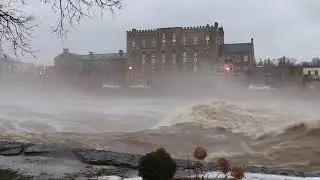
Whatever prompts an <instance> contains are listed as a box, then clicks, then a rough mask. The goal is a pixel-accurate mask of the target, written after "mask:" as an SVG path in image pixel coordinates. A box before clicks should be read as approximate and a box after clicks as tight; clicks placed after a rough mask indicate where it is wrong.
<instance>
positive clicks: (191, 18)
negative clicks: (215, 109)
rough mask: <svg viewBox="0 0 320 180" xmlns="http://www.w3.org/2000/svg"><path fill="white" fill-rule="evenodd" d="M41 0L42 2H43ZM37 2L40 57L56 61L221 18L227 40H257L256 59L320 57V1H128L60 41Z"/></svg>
mask: <svg viewBox="0 0 320 180" xmlns="http://www.w3.org/2000/svg"><path fill="white" fill-rule="evenodd" d="M39 1H40V0H39ZM38 5H39V6H33V8H31V9H32V11H33V12H34V13H35V15H36V16H37V17H39V20H40V21H41V25H40V27H39V29H38V31H36V32H35V37H34V39H33V46H34V47H35V49H36V50H38V51H39V52H38V54H37V55H38V59H37V60H31V58H25V59H26V60H28V61H32V62H37V63H44V64H47V63H51V62H52V61H53V58H54V57H55V56H56V55H57V54H59V53H60V52H61V51H62V48H64V47H67V48H69V49H70V51H72V52H74V53H79V54H87V53H88V52H89V51H93V52H95V53H108V52H115V51H118V50H119V49H124V50H125V48H126V31H127V30H130V29H132V28H137V29H148V28H157V27H170V26H200V25H201V26H202V25H206V24H208V23H209V24H214V22H215V21H217V22H218V23H219V24H221V25H222V26H223V28H224V31H225V42H226V43H235V42H249V41H250V38H251V37H253V38H254V43H255V52H256V57H258V58H260V57H271V58H272V57H280V56H283V55H286V56H290V57H295V58H298V59H300V60H307V59H309V58H311V57H314V56H320V48H319V40H320V33H319V32H320V18H319V16H317V14H319V13H318V12H320V0H124V5H125V6H124V8H123V10H121V11H119V12H117V15H116V17H115V18H113V17H112V15H111V14H105V16H104V18H103V19H100V18H96V19H91V20H85V21H83V22H82V24H81V25H79V26H77V27H76V29H74V30H72V31H70V33H69V37H68V39H66V40H65V41H61V40H60V39H58V38H57V36H56V35H55V34H51V33H50V28H51V27H52V26H53V25H55V21H54V20H55V16H54V15H51V14H49V13H48V9H47V8H44V7H41V5H40V3H39V4H38Z"/></svg>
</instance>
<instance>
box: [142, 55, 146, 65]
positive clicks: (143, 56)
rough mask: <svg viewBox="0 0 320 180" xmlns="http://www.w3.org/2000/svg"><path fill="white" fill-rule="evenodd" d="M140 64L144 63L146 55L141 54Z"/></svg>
mask: <svg viewBox="0 0 320 180" xmlns="http://www.w3.org/2000/svg"><path fill="white" fill-rule="evenodd" d="M141 60H142V64H145V63H146V55H145V54H144V53H143V54H142V56H141Z"/></svg>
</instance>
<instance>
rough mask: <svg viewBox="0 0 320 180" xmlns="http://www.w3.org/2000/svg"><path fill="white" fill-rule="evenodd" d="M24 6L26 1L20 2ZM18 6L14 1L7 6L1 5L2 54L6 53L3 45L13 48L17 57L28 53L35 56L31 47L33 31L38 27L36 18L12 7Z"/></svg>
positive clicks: (0, 41)
mask: <svg viewBox="0 0 320 180" xmlns="http://www.w3.org/2000/svg"><path fill="white" fill-rule="evenodd" d="M20 2H21V3H23V4H24V1H20ZM14 5H16V3H14V2H13V1H12V0H10V1H9V2H8V4H7V5H6V6H5V5H3V4H1V5H0V53H4V49H3V48H4V47H3V45H4V44H5V45H8V46H10V47H12V48H13V52H14V54H15V55H18V53H19V52H20V53H21V55H23V54H24V53H28V54H31V55H34V54H33V53H34V51H33V50H32V48H31V45H30V37H31V35H32V31H33V30H34V28H35V27H36V24H35V18H34V17H33V16H31V15H25V14H24V13H23V12H21V11H19V10H18V9H16V8H14V7H12V6H14Z"/></svg>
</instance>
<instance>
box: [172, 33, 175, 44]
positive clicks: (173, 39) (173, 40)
mask: <svg viewBox="0 0 320 180" xmlns="http://www.w3.org/2000/svg"><path fill="white" fill-rule="evenodd" d="M172 44H176V33H173V34H172Z"/></svg>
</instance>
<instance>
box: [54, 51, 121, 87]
mask: <svg viewBox="0 0 320 180" xmlns="http://www.w3.org/2000/svg"><path fill="white" fill-rule="evenodd" d="M125 60H126V54H125V53H124V52H123V51H122V50H119V52H118V53H106V54H95V53H93V52H89V54H87V55H79V54H74V53H71V52H70V51H69V49H67V48H65V49H63V52H62V53H61V54H60V55H58V56H57V57H56V58H55V59H54V67H55V69H56V72H57V75H59V76H62V77H70V78H72V77H73V78H78V79H79V78H82V79H84V78H90V79H95V80H98V81H122V80H124V78H125V77H124V76H125V71H126V64H125Z"/></svg>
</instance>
